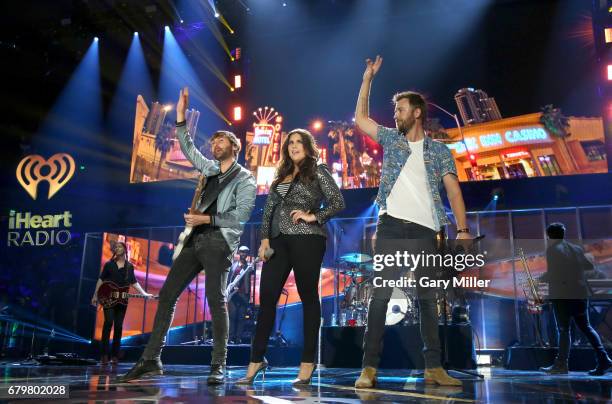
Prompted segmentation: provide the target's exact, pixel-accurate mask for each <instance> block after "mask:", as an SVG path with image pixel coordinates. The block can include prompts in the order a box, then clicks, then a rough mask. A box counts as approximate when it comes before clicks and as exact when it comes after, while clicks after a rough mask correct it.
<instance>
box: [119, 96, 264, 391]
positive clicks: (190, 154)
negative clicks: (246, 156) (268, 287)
mask: <svg viewBox="0 0 612 404" xmlns="http://www.w3.org/2000/svg"><path fill="white" fill-rule="evenodd" d="M188 103H189V91H188V89H187V88H186V87H185V88H184V89H183V90H181V93H180V96H179V100H178V103H177V105H176V120H177V122H176V134H177V137H178V139H179V143H180V146H181V150H182V151H183V154H184V155H185V157H187V158H188V159H189V161H190V162H191V164H193V166H194V168H195V169H197V170H198V171H199V172H200V173H202V175H203V176H205V177H206V186H205V187H204V189H203V191H202V192H201V194H200V195H196V198H197V201H198V202H197V204H196V206H195V208H196V212H191V211H190V212H189V213H187V214H185V215H184V218H185V224H186V225H187V226H188V227H191V228H193V231H192V232H191V233H189V235H188V236H187V238H186V239H185V240H183V243H184V244H180V245H178V246H177V247H176V248H180V253H179V254H178V256H177V257H176V258H175V260H174V263H173V264H172V267H171V268H170V272H169V273H168V276H167V278H166V281H165V283H164V286H163V287H162V288H161V290H160V292H159V304H158V306H157V313H156V314H155V321H154V323H153V331H152V332H151V337H150V338H149V343H148V344H147V346H146V347H145V350H144V352H143V354H142V356H141V358H140V360H139V361H138V362H137V363H136V364H135V365H134V367H133V368H132V369H131V370H130V371H129V372H128V373H127V374H125V375H123V376H122V377H121V378H120V381H124V382H125V381H131V380H136V379H140V378H141V377H143V376H148V375H160V374H162V373H163V370H162V363H161V360H160V357H161V351H162V347H163V345H164V343H165V341H166V334H167V332H168V329H169V328H170V324H171V323H172V317H173V316H174V310H175V307H176V302H177V300H178V298H179V296H180V294H181V293H182V292H183V290H184V289H185V288H186V287H187V285H189V283H191V281H192V280H193V279H194V278H195V277H196V276H197V275H198V273H199V272H200V271H201V270H202V268H203V269H204V271H205V273H206V299H207V300H208V305H209V307H210V310H211V314H212V331H213V340H214V346H213V351H212V362H211V366H210V374H209V376H208V383H209V384H220V383H223V382H224V381H225V361H226V357H227V339H228V328H229V327H228V325H229V319H228V315H227V304H226V296H225V288H226V286H227V275H228V273H229V269H230V266H231V263H232V262H231V257H232V256H233V252H234V251H235V250H236V248H238V244H239V242H240V236H241V234H242V231H243V229H244V224H245V223H246V222H247V220H248V219H249V217H250V216H251V211H252V210H253V207H254V206H255V193H256V185H255V178H254V177H253V175H252V174H251V172H250V171H249V170H247V169H246V168H244V167H242V166H241V165H239V164H238V163H237V161H236V159H237V157H238V153H239V152H240V141H239V140H238V138H237V137H236V135H234V134H233V133H231V132H227V131H217V132H215V133H214V134H213V135H212V137H211V140H210V144H211V150H212V154H213V156H214V159H215V160H214V161H213V160H209V159H207V158H206V157H205V156H204V155H203V154H202V153H200V152H199V151H198V149H197V148H196V147H195V145H194V143H193V139H192V136H191V135H190V134H189V133H188V131H187V127H186V122H185V111H186V109H187V105H188Z"/></svg>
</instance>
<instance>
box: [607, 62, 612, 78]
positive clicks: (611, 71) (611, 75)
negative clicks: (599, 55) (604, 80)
mask: <svg viewBox="0 0 612 404" xmlns="http://www.w3.org/2000/svg"><path fill="white" fill-rule="evenodd" d="M610 80H612V65H608V81H610Z"/></svg>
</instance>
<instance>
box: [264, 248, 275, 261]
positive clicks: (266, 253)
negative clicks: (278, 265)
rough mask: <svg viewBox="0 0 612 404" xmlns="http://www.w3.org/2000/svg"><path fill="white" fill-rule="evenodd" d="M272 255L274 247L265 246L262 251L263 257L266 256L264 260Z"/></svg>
mask: <svg viewBox="0 0 612 404" xmlns="http://www.w3.org/2000/svg"><path fill="white" fill-rule="evenodd" d="M273 255H274V248H267V249H266V251H264V257H265V258H266V261H267V260H269V259H270V257H272V256H273Z"/></svg>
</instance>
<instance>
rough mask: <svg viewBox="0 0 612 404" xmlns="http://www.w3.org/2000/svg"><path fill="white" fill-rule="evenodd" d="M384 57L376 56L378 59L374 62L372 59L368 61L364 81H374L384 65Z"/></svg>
mask: <svg viewBox="0 0 612 404" xmlns="http://www.w3.org/2000/svg"><path fill="white" fill-rule="evenodd" d="M382 61H383V59H382V57H380V55H376V59H374V61H373V62H372V59H366V69H365V72H363V79H364V80H372V79H373V78H374V76H375V75H376V73H378V69H380V66H381V65H382Z"/></svg>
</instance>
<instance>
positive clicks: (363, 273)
mask: <svg viewBox="0 0 612 404" xmlns="http://www.w3.org/2000/svg"><path fill="white" fill-rule="evenodd" d="M339 272H340V273H341V274H344V275H349V276H356V277H360V276H368V275H370V272H368V271H366V270H363V269H360V268H347V269H340V271H339Z"/></svg>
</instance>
